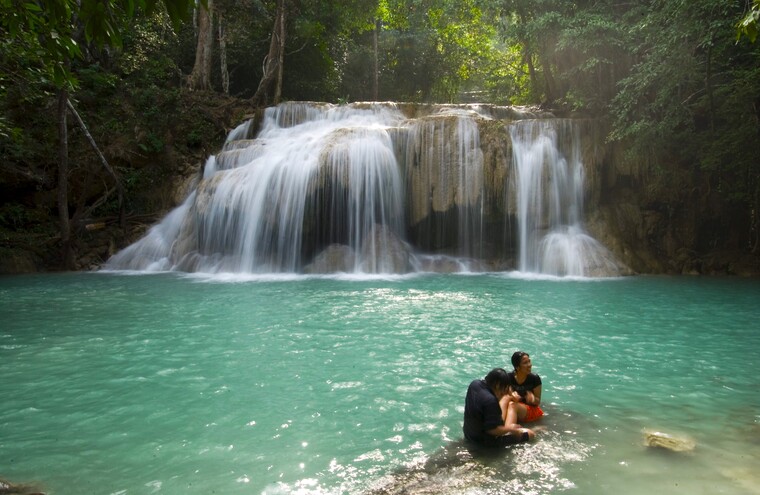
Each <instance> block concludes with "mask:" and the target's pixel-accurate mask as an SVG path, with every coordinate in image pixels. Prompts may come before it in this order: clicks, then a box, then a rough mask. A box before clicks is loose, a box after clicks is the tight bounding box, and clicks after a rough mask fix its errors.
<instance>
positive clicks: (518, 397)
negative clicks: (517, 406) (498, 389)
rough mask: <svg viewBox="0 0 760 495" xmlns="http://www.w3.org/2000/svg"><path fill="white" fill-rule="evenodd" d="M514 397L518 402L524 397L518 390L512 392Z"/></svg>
mask: <svg viewBox="0 0 760 495" xmlns="http://www.w3.org/2000/svg"><path fill="white" fill-rule="evenodd" d="M512 398H513V399H514V400H516V401H517V402H520V399H522V397H520V394H518V393H517V392H512Z"/></svg>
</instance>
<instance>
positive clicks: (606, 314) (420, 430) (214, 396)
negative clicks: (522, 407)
mask: <svg viewBox="0 0 760 495" xmlns="http://www.w3.org/2000/svg"><path fill="white" fill-rule="evenodd" d="M758 296H760V283H758V282H757V281H749V280H736V279H713V280H705V279H684V278H626V279H617V280H604V281H599V280H596V281H590V280H567V279H565V280H562V281H559V280H556V279H555V280H523V279H519V278H515V277H514V276H513V275H510V274H491V275H467V276H454V275H447V276H443V275H438V276H416V277H406V278H392V279H389V278H378V277H375V278H366V279H357V278H354V279H351V280H346V279H337V278H306V277H294V278H289V279H266V280H264V279H259V280H254V279H248V280H240V279H234V280H228V279H225V278H223V277H220V278H215V279H208V278H198V277H189V276H188V277H180V276H176V275H173V274H157V275H149V276H147V275H143V276H123V275H114V274H65V275H47V276H25V277H6V278H2V279H0V314H1V315H2V327H1V328H0V368H1V369H2V374H1V375H0V397H2V398H3V402H2V404H3V406H2V408H0V439H2V440H1V441H0V459H3V460H4V461H3V463H1V464H0V478H7V479H12V480H14V481H23V482H38V483H39V484H40V485H41V486H42V488H44V489H45V490H46V491H47V492H49V493H72V492H74V493H108V494H114V493H125V494H129V493H154V492H156V493H164V494H171V495H173V494H187V493H198V494H201V493H203V494H206V493H212V492H214V491H216V492H217V493H225V494H233V495H234V494H248V493H272V494H274V493H283V494H295V493H297V494H327V493H330V494H337V493H350V494H356V493H367V494H401V493H409V494H418V495H421V494H428V493H429V494H432V493H451V494H453V493H468V494H486V493H488V494H514V493H521V494H531V495H532V494H556V493H564V492H566V491H570V492H577V493H583V494H584V495H586V494H590V495H596V494H600V495H601V494H608V493H613V492H614V493H616V495H638V494H646V493H684V494H690V495H691V494H695V493H710V494H712V493H725V494H729V495H738V494H747V493H750V494H752V493H758V487H760V479H758V475H757V474H756V469H755V466H757V465H758V462H759V461H760V458H759V457H760V449H757V445H758V444H760V427H759V426H758V425H759V424H760V413H759V412H758V411H760V398H759V397H758V395H757V393H756V390H757V389H758V385H760V357H759V356H760V355H759V354H758V352H757V349H758V348H760V334H758V332H757V329H756V322H757V321H759V320H758V317H760V309H759V308H758V305H757V301H758V300H760V298H759V297H758ZM517 349H521V350H525V351H528V352H530V354H531V356H532V360H533V363H534V371H536V372H537V373H539V374H540V375H541V377H542V380H543V383H544V397H543V399H544V404H545V410H546V412H547V415H546V416H545V418H544V419H542V420H541V423H540V426H542V427H543V429H544V431H543V432H542V433H541V434H540V435H539V437H538V439H537V440H536V441H535V442H533V443H531V444H529V445H519V446H515V447H512V448H508V449H505V450H504V451H501V452H499V453H498V454H496V455H490V456H483V455H482V454H478V455H474V454H473V453H472V452H470V451H468V450H467V449H465V448H464V445H463V444H462V443H461V442H462V440H461V439H462V434H461V421H462V414H463V408H464V405H463V399H464V393H465V390H466V385H467V384H468V383H469V382H470V381H471V380H472V379H473V378H477V377H482V376H484V375H485V373H486V372H487V371H488V370H489V369H490V368H491V367H493V366H506V365H507V363H508V360H509V356H510V355H511V353H512V352H514V351H515V350H517ZM716 411H719V412H720V413H719V414H716ZM649 429H655V430H660V431H665V432H668V433H671V434H674V435H683V436H687V437H689V438H693V439H694V440H695V441H696V448H695V450H694V451H693V452H687V453H673V452H668V451H664V450H662V449H652V448H648V447H646V446H644V443H643V432H644V431H645V430H649Z"/></svg>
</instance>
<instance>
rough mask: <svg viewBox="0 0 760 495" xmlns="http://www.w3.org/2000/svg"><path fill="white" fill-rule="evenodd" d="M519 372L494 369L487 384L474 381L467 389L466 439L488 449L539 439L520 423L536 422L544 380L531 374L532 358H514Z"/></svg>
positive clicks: (516, 356)
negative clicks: (489, 447) (488, 447)
mask: <svg viewBox="0 0 760 495" xmlns="http://www.w3.org/2000/svg"><path fill="white" fill-rule="evenodd" d="M512 366H513V367H514V368H515V370H514V371H513V372H511V373H507V372H506V371H505V370H504V369H502V368H494V369H492V370H491V371H490V372H489V373H488V375H486V377H485V379H484V380H474V381H473V382H472V383H470V386H469V387H468V388H467V396H466V397H465V403H464V426H463V430H464V436H465V438H466V439H467V440H469V441H471V442H475V443H477V444H480V445H485V446H501V445H512V444H515V443H520V442H526V441H528V440H530V439H532V438H533V437H534V436H535V433H534V432H533V430H530V429H528V428H523V427H522V426H521V425H520V423H522V422H529V421H535V420H537V419H538V418H540V417H541V416H543V415H544V412H543V411H542V410H541V407H540V404H541V378H540V377H539V376H538V375H536V374H533V373H531V369H532V364H531V362H530V356H529V355H528V354H526V353H524V352H520V351H518V352H515V353H514V354H513V355H512Z"/></svg>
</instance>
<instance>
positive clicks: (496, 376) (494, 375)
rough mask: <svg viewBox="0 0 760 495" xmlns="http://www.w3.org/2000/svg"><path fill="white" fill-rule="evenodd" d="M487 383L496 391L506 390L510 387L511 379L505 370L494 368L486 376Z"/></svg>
mask: <svg viewBox="0 0 760 495" xmlns="http://www.w3.org/2000/svg"><path fill="white" fill-rule="evenodd" d="M485 382H486V385H488V386H489V387H490V388H491V389H493V390H496V389H499V388H506V387H507V386H508V385H509V378H508V377H507V372H506V371H505V370H504V368H494V369H492V370H491V371H489V372H488V374H487V375H486V378H485Z"/></svg>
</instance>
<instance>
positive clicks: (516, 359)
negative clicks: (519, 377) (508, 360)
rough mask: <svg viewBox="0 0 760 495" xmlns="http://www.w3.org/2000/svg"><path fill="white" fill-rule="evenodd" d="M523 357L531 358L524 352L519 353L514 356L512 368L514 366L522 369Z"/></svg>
mask: <svg viewBox="0 0 760 495" xmlns="http://www.w3.org/2000/svg"><path fill="white" fill-rule="evenodd" d="M523 356H529V354H528V353H527V352H523V351H517V352H515V353H514V354H512V366H514V368H515V369H517V368H519V367H520V361H522V358H523Z"/></svg>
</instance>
